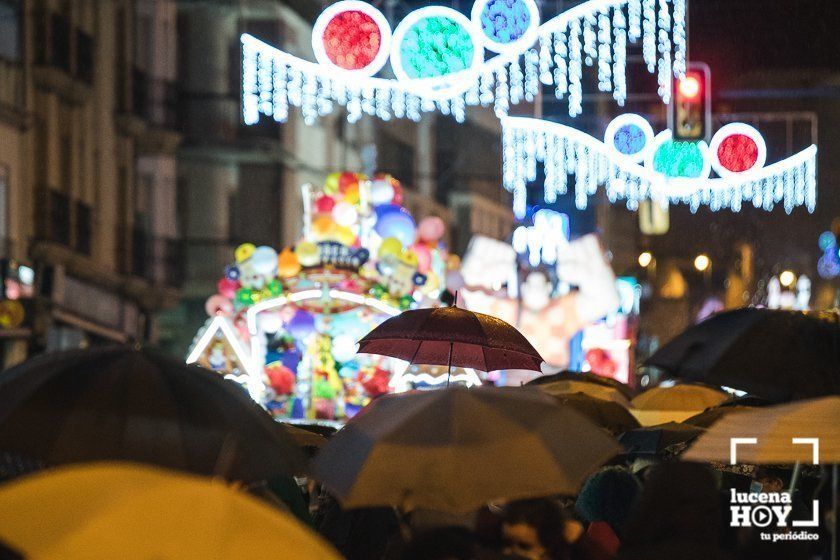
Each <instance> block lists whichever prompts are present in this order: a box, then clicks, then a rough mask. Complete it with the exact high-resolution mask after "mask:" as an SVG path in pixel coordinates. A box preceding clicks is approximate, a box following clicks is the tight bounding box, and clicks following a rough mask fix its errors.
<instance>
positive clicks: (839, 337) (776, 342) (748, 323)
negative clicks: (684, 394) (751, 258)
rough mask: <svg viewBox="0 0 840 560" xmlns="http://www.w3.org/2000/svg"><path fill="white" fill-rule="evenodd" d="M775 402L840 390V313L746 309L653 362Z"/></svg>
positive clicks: (716, 320)
mask: <svg viewBox="0 0 840 560" xmlns="http://www.w3.org/2000/svg"><path fill="white" fill-rule="evenodd" d="M647 364H648V365H653V366H656V367H659V368H662V369H664V370H666V371H667V372H668V373H670V374H671V375H674V376H677V377H680V378H682V379H686V380H689V381H704V382H706V383H709V384H712V385H725V386H728V387H733V388H735V389H740V390H742V391H747V392H748V393H752V394H755V395H759V396H762V397H765V398H768V399H771V400H773V401H777V402H778V401H785V400H792V399H797V398H810V397H817V396H822V395H827V394H838V393H840V315H838V314H837V313H836V312H822V313H802V312H796V311H780V310H771V309H755V308H745V309H736V310H733V311H727V312H724V313H720V314H718V315H714V316H713V317H711V318H710V319H707V320H706V321H703V322H702V323H700V324H698V325H695V326H693V327H691V328H689V329H688V330H686V331H685V332H683V333H682V334H680V335H678V336H677V337H676V338H674V339H673V340H671V341H670V342H668V343H667V344H666V345H665V346H663V347H662V348H660V349H659V350H658V351H657V352H656V353H655V354H654V355H653V356H651V357H650V358H649V359H648V361H647Z"/></svg>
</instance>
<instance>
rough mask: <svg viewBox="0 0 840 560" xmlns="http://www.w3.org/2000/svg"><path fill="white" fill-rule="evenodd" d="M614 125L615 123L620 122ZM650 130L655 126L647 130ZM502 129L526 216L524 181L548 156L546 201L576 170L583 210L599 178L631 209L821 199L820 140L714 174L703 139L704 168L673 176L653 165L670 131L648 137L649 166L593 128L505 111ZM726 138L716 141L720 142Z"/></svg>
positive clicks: (740, 129)
mask: <svg viewBox="0 0 840 560" xmlns="http://www.w3.org/2000/svg"><path fill="white" fill-rule="evenodd" d="M620 118H624V121H620V123H622V122H623V123H624V124H626V123H632V122H634V119H633V118H628V116H626V115H625V116H622V117H620ZM746 126H747V125H739V126H737V127H734V128H730V129H728V130H725V129H724V128H722V129H721V131H719V134H718V135H716V138H715V139H713V140H717V138H721V140H722V138H723V137H724V136H729V135H731V134H733V133H735V134H747V133H749V131H748V130H747V128H744V127H746ZM612 128H613V129H617V126H614V127H612ZM748 128H751V127H748ZM753 130H754V129H753ZM721 132H722V133H723V134H721ZM613 133H614V132H613ZM647 134H649V132H648V131H647V130H645V135H646V136H647ZM502 136H503V149H502V153H503V157H504V161H503V170H504V171H503V183H504V187H505V189H507V190H508V191H510V192H512V193H513V198H514V214H516V216H517V217H518V218H520V219H521V218H523V217H524V216H525V210H526V204H525V193H526V186H527V184H528V182H531V181H534V180H536V178H537V164H538V162H541V163H542V168H543V172H544V173H545V185H544V196H545V199H546V200H547V201H548V200H551V199H553V198H556V196H557V194H563V193H565V192H566V190H567V185H566V180H567V177H566V175H567V173H568V174H569V175H574V176H575V178H574V189H575V203H576V205H577V206H578V208H581V209H582V208H585V207H586V205H587V202H588V198H589V197H590V196H591V195H592V194H594V193H595V192H596V190H597V188H598V186H599V185H603V186H604V187H605V189H606V194H607V197H608V198H609V200H610V201H611V202H613V201H616V200H618V199H623V200H625V201H626V205H627V207H628V208H630V209H632V210H634V209H636V208H638V205H639V202H641V201H643V200H647V199H652V200H655V201H658V202H660V203H665V202H669V203H672V204H678V203H682V204H688V205H689V207H690V208H691V210H692V211H696V210H697V209H698V208H699V207H700V206H701V205H703V206H708V207H709V208H711V209H712V210H720V209H723V208H729V209H731V210H732V211H735V212H737V211H739V210H740V209H741V206H742V203H747V204H748V203H752V204H753V206H755V207H756V208H763V209H764V210H768V211H769V210H772V209H773V207H774V206H775V205H776V204H778V203H782V204H783V205H784V208H785V210H786V211H787V212H788V213H790V212H791V211H792V210H793V208H794V207H795V206H805V207H806V208H807V209H808V211H809V212H813V211H814V208H815V206H816V200H817V181H816V167H817V163H816V156H817V147H816V146H809V147H808V148H806V149H804V150H802V151H801V152H799V153H797V154H794V155H792V156H790V157H788V158H786V159H784V160H781V161H779V162H776V163H774V164H771V165H768V166H766V167H761V166H760V165H759V164H758V163H757V164H756V165H754V166H753V167H752V168H751V169H749V170H747V171H744V172H741V173H729V174H727V176H725V177H718V178H708V175H709V169H710V167H711V166H712V160H713V159H715V158H716V155H714V156H713V155H711V154H708V153H707V152H708V151H709V150H708V148H706V146H705V143H703V145H702V146H701V147H700V151H701V153H703V154H704V168H703V170H701V171H700V172H699V176H698V177H697V178H694V179H692V178H686V177H680V178H669V177H667V176H665V175H664V174H662V173H659V172H657V171H655V170H654V169H653V168H652V156H651V154H652V153H655V151H656V149H657V147H658V146H659V145H661V143H663V142H665V141H667V140H669V139H670V131H665V132H664V133H660V134H658V135H657V136H656V138H655V139H654V141H652V142H647V144H648V145H647V146H646V147H645V150H644V154H645V159H646V160H647V161H648V165H641V164H639V163H636V162H634V161H633V159H634V158H638V156H637V155H634V156H633V157H628V156H627V155H624V154H621V153H619V152H618V151H617V150H616V149H615V148H613V147H612V146H610V145H607V144H605V143H604V142H602V141H600V140H598V139H596V138H593V137H592V136H590V135H589V134H586V133H584V132H581V131H579V130H576V129H574V128H571V127H568V126H565V125H561V124H558V123H553V122H549V121H543V120H539V119H531V118H524V117H505V118H503V119H502ZM759 136H760V135H759ZM751 137H752V136H751ZM721 140H718V141H717V143H716V144H715V145H716V146H717V145H719V144H720V141H721ZM761 145H763V140H762V141H761V144H759V150H760V153H759V161H760V162H761V163H762V164H763V156H762V154H761ZM764 153H765V154H766V151H765V152H764ZM715 154H716V151H715ZM564 171H565V172H564ZM566 172H567V173H566Z"/></svg>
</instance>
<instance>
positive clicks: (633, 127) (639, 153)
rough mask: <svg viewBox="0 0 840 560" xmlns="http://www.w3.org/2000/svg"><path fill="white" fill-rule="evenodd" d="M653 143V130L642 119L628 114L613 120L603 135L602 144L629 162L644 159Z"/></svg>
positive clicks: (639, 116)
mask: <svg viewBox="0 0 840 560" xmlns="http://www.w3.org/2000/svg"><path fill="white" fill-rule="evenodd" d="M652 141H653V128H652V127H651V126H650V123H648V122H647V121H646V120H645V118H644V117H642V116H641V115H635V114H633V113H628V114H624V115H619V116H618V117H616V118H614V119H613V120H612V121H611V122H610V124H609V125H608V126H607V131H606V132H605V133H604V144H606V145H607V146H609V147H610V148H612V149H613V150H614V151H615V152H617V153H618V154H620V155H621V156H624V157H625V158H627V159H629V160H630V161H634V162H635V161H641V160H642V159H644V156H645V150H646V149H647V148H648V147H650V145H651V143H652Z"/></svg>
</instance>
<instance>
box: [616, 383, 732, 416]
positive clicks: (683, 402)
mask: <svg viewBox="0 0 840 560" xmlns="http://www.w3.org/2000/svg"><path fill="white" fill-rule="evenodd" d="M729 398H730V397H729V395H728V394H726V393H725V392H724V391H721V390H720V389H713V388H711V387H704V386H702V385H687V384H679V385H672V386H670V387H664V386H661V385H660V386H658V387H653V388H651V389H648V390H647V391H645V392H644V393H641V394H640V395H637V396H636V397H634V398H633V401H632V402H633V406H634V407H636V408H638V409H639V410H705V409H707V408H709V407H710V406H717V405H719V404H720V403H722V402H724V401H726V400H729Z"/></svg>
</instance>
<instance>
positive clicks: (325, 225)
mask: <svg viewBox="0 0 840 560" xmlns="http://www.w3.org/2000/svg"><path fill="white" fill-rule="evenodd" d="M335 228H336V224H335V222H334V221H333V219H332V218H331V217H330V216H328V215H323V216H318V217H317V218H315V219H314V220H312V235H314V236H315V238H316V239H318V240H319V241H325V240H326V239H328V238H329V237H330V235H331V234H332V233H333V232H334V231H335Z"/></svg>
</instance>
